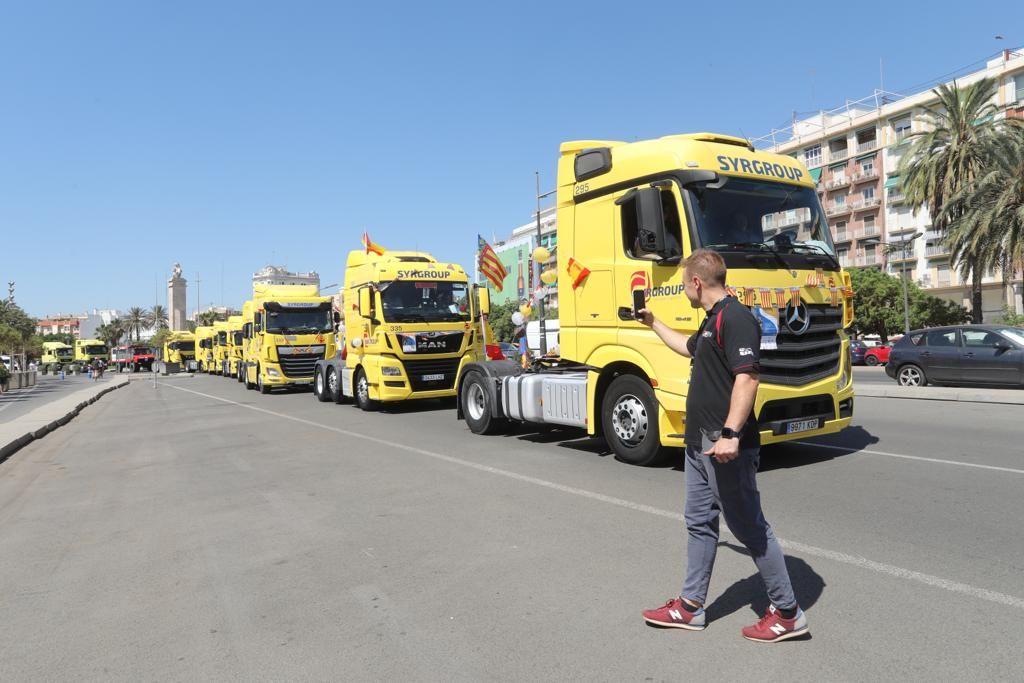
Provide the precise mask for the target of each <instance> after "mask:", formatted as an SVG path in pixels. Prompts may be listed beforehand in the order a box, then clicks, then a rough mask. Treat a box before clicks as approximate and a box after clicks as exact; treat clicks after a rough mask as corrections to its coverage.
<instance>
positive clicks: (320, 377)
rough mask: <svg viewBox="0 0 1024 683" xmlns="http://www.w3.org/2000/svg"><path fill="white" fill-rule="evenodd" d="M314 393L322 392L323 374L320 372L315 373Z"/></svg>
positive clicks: (321, 393)
mask: <svg viewBox="0 0 1024 683" xmlns="http://www.w3.org/2000/svg"><path fill="white" fill-rule="evenodd" d="M316 393H317V394H318V395H321V396H322V395H323V393H324V376H323V375H321V374H320V373H317V375H316Z"/></svg>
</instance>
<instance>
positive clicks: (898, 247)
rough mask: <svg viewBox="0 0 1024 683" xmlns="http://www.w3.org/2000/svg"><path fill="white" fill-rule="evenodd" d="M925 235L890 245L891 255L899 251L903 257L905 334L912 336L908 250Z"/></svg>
mask: <svg viewBox="0 0 1024 683" xmlns="http://www.w3.org/2000/svg"><path fill="white" fill-rule="evenodd" d="M922 235H924V233H923V232H915V233H914V234H913V235H911V236H910V237H906V238H904V239H902V240H899V241H897V242H891V243H890V244H889V249H888V251H889V253H890V254H891V253H893V252H894V251H899V252H900V253H901V254H902V256H903V265H902V266H901V268H900V271H901V272H900V284H902V285H903V334H905V335H906V334H910V295H909V294H908V293H907V250H908V248H909V247H910V245H911V244H913V243H914V240H916V239H917V238H918V237H921V236H922Z"/></svg>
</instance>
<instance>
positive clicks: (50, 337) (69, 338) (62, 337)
mask: <svg viewBox="0 0 1024 683" xmlns="http://www.w3.org/2000/svg"><path fill="white" fill-rule="evenodd" d="M42 340H43V341H44V342H54V341H55V342H60V343H62V344H67V345H68V346H74V345H75V335H73V334H71V333H69V332H61V333H59V334H44V335H43V336H42Z"/></svg>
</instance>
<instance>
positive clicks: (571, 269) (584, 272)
mask: <svg viewBox="0 0 1024 683" xmlns="http://www.w3.org/2000/svg"><path fill="white" fill-rule="evenodd" d="M565 270H566V272H567V273H569V279H570V281H571V282H572V288H573V289H576V288H577V287H579V286H580V285H582V284H583V281H584V280H586V279H587V276H588V275H590V269H589V268H587V267H586V266H585V265H583V264H582V263H580V262H579V261H577V260H576V259H574V258H572V257H570V258H569V263H568V265H566V267H565Z"/></svg>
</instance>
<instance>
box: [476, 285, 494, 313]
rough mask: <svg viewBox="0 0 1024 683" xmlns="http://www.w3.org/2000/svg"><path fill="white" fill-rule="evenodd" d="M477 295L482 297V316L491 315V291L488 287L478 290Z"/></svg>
mask: <svg viewBox="0 0 1024 683" xmlns="http://www.w3.org/2000/svg"><path fill="white" fill-rule="evenodd" d="M477 294H478V296H479V297H480V315H490V314H491V290H489V289H487V288H486V287H481V288H480V289H478V290H477Z"/></svg>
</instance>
